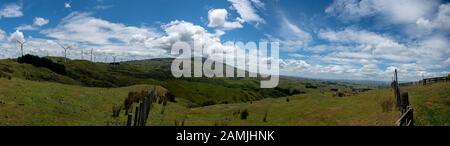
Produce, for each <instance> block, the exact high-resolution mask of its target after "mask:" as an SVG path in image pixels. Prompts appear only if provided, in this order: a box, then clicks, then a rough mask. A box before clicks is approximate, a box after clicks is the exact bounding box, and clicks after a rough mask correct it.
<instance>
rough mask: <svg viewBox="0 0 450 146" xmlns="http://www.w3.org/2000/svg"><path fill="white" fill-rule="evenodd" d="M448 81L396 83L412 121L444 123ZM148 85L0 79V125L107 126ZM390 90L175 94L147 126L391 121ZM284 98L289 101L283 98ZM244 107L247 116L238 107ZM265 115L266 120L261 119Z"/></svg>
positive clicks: (449, 98) (157, 108) (393, 116)
mask: <svg viewBox="0 0 450 146" xmlns="http://www.w3.org/2000/svg"><path fill="white" fill-rule="evenodd" d="M449 85H450V83H439V84H433V85H428V86H410V87H402V90H403V91H407V92H409V93H410V94H409V95H410V101H411V103H412V105H413V107H414V109H415V111H414V116H415V120H416V124H417V125H449V124H450V121H449V119H450V116H449V114H448V113H450V111H449V110H450V106H449V102H450V96H449V93H450V86H449ZM143 89H146V90H148V89H152V86H149V85H137V86H131V87H123V88H89V87H81V86H76V85H63V84H59V83H49V82H34V81H27V80H22V79H12V80H7V79H0V101H1V102H2V104H0V111H1V112H0V125H108V124H107V122H112V121H116V122H117V121H118V122H119V123H120V124H122V125H123V124H124V123H125V119H126V118H125V116H124V115H123V112H122V114H121V116H120V117H119V118H116V119H114V118H111V114H112V107H113V106H114V105H120V104H122V102H123V99H124V97H125V96H126V95H127V93H128V92H129V91H139V90H143ZM392 96H393V91H392V90H391V89H380V90H372V91H368V92H364V93H360V94H357V95H355V96H347V97H342V98H339V97H333V96H332V93H331V92H321V91H320V90H315V91H313V92H309V93H308V94H301V95H296V96H290V97H283V98H267V99H263V100H260V101H252V103H250V102H245V103H233V104H219V105H212V106H206V107H198V108H188V104H189V103H190V101H189V100H186V99H184V98H176V101H177V102H176V103H171V102H169V103H168V104H167V106H166V107H165V109H164V110H165V111H164V114H161V110H162V109H163V106H162V105H159V104H155V106H154V108H153V109H152V112H151V115H150V119H149V125H158V126H161V125H162V126H173V125H174V123H175V120H177V121H182V120H183V119H184V120H185V125H188V126H189V125H239V126H243V125H261V126H262V125H283V126H289V125H319V126H320V125H394V123H395V121H396V120H397V119H398V117H399V116H400V115H399V112H398V111H397V110H395V109H394V110H392V111H390V112H383V111H382V107H381V105H380V102H382V101H384V100H388V99H392V98H393V97H392ZM286 98H289V99H290V100H289V102H287V101H286ZM244 109H248V111H249V116H248V119H247V120H241V119H240V115H239V111H242V110H244ZM266 112H267V113H268V114H267V121H266V122H264V121H263V118H264V115H265V113H266Z"/></svg>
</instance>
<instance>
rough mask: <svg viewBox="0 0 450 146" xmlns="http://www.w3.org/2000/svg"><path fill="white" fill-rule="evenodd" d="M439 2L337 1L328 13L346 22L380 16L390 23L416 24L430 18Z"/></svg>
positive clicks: (409, 0) (401, 0) (400, 0)
mask: <svg viewBox="0 0 450 146" xmlns="http://www.w3.org/2000/svg"><path fill="white" fill-rule="evenodd" d="M438 4H439V0H396V1H391V0H336V1H334V2H333V3H332V4H331V5H330V6H329V7H327V9H326V10H325V12H326V13H329V14H331V15H334V16H338V17H339V18H341V19H344V20H358V19H361V18H363V17H372V16H380V18H381V19H384V20H386V21H388V22H389V23H394V24H402V23H415V22H416V21H417V20H418V19H419V18H421V17H426V16H429V15H430V14H432V13H433V11H434V10H435V8H436V7H437V6H438Z"/></svg>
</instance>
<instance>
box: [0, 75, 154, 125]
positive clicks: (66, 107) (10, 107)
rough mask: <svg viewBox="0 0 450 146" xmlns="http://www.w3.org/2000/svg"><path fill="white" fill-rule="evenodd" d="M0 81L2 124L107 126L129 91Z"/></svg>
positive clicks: (129, 88) (139, 88) (144, 86)
mask: <svg viewBox="0 0 450 146" xmlns="http://www.w3.org/2000/svg"><path fill="white" fill-rule="evenodd" d="M152 88H153V87H152V86H149V85H136V86H131V87H123V88H114V89H108V88H87V87H81V86H73V85H64V84H59V83H50V82H34V81H27V80H22V79H14V78H13V79H12V80H7V79H4V78H0V125H106V122H108V121H109V120H110V117H111V113H112V112H111V110H112V107H113V106H114V105H120V104H122V102H123V99H124V98H125V97H126V96H127V94H128V92H129V91H141V90H144V89H145V90H149V89H152Z"/></svg>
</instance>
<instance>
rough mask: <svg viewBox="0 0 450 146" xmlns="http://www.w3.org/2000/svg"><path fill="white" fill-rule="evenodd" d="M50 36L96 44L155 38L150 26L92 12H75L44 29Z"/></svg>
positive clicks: (156, 34)
mask: <svg viewBox="0 0 450 146" xmlns="http://www.w3.org/2000/svg"><path fill="white" fill-rule="evenodd" d="M42 33H44V34H46V35H47V36H48V37H51V38H55V39H58V40H65V41H75V42H80V43H89V44H96V45H106V44H114V43H131V42H133V40H135V39H140V38H154V37H157V36H158V33H156V32H154V31H153V30H152V29H150V28H145V27H134V26H126V25H124V24H120V23H112V22H109V21H106V20H102V19H98V18H95V17H92V16H91V14H90V13H79V12H73V13H71V14H69V15H68V16H66V17H65V18H63V19H62V21H61V22H60V23H59V24H58V25H57V26H56V27H55V28H52V29H47V30H44V31H42Z"/></svg>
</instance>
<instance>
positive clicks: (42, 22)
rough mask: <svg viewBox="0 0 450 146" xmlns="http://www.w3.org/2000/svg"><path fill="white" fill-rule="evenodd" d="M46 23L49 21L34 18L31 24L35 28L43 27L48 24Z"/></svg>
mask: <svg viewBox="0 0 450 146" xmlns="http://www.w3.org/2000/svg"><path fill="white" fill-rule="evenodd" d="M48 22H50V20H48V19H45V18H42V17H36V18H34V21H33V24H34V25H36V26H44V25H46V24H48Z"/></svg>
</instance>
